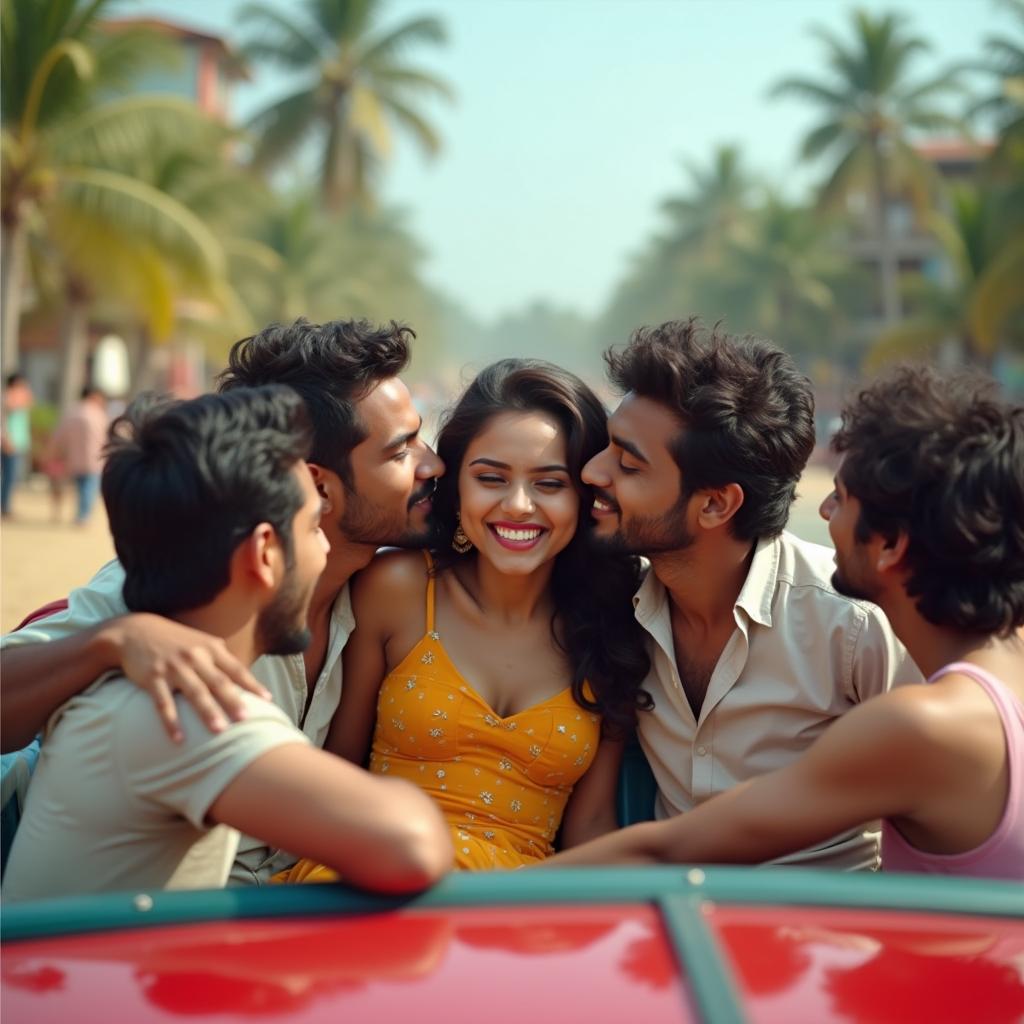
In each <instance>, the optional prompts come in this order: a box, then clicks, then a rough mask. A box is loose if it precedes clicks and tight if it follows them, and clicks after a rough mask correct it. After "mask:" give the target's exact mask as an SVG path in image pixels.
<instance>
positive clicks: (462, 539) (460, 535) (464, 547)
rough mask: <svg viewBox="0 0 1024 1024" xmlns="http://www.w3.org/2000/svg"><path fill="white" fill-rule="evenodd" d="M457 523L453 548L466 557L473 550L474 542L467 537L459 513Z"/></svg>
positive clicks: (453, 536) (456, 517) (456, 518)
mask: <svg viewBox="0 0 1024 1024" xmlns="http://www.w3.org/2000/svg"><path fill="white" fill-rule="evenodd" d="M455 521H456V523H457V524H458V525H457V526H456V527H455V533H454V534H452V547H453V548H454V549H455V550H456V551H457V552H458V553H459V554H460V555H464V554H465V553H466V552H467V551H469V550H471V549H472V547H473V542H472V541H471V540H470V539H469V538H468V537H467V536H466V531H465V530H464V529H463V528H462V517H461V516H460V515H459V513H458V512H456V513H455Z"/></svg>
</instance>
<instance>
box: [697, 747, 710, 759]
mask: <svg viewBox="0 0 1024 1024" xmlns="http://www.w3.org/2000/svg"><path fill="white" fill-rule="evenodd" d="M707 752H708V748H707V747H698V748H697V756H698V757H703V756H704V755H705V754H706V753H707Z"/></svg>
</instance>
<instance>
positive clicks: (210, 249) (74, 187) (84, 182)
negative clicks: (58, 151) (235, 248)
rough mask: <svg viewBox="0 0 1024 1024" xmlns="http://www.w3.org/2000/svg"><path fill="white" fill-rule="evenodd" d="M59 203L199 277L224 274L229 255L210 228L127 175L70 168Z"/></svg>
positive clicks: (89, 168) (65, 174)
mask: <svg viewBox="0 0 1024 1024" xmlns="http://www.w3.org/2000/svg"><path fill="white" fill-rule="evenodd" d="M60 201H61V203H62V204H66V205H68V206H70V207H72V208H74V209H76V210H78V211H79V212H80V213H81V214H83V215H89V216H93V217H95V218H96V220H97V221H99V222H102V223H104V224H105V225H106V228H105V230H106V231H109V232H111V233H117V234H121V235H123V236H125V237H131V236H136V237H137V238H138V239H139V240H140V241H144V242H148V243H149V244H151V245H153V246H154V247H156V248H157V249H159V250H160V251H161V252H162V253H164V256H165V258H167V259H170V260H173V261H175V262H177V263H178V264H179V265H180V266H181V267H182V268H183V269H184V270H186V271H187V272H189V273H195V274H196V275H197V276H199V277H206V278H212V277H216V276H218V275H221V274H223V271H224V253H223V250H222V249H221V247H220V245H219V243H218V242H217V240H216V238H215V237H214V236H213V234H212V233H211V232H210V230H209V229H208V228H207V226H206V225H205V224H204V223H203V222H202V221H201V220H200V219H199V218H198V217H197V216H196V215H195V214H194V213H192V211H191V210H189V209H188V208H187V207H185V206H184V205H182V204H181V203H179V202H178V201H177V200H176V199H173V198H172V197H171V196H168V195H166V194H164V193H163V192H160V191H159V190H158V189H156V188H153V187H152V186H151V185H147V184H145V183H144V182H141V181H138V180H137V179H134V178H131V177H128V176H127V175H123V174H118V173H117V172H114V171H108V170H103V169H100V168H96V167H84V166H80V167H71V166H69V167H66V168H64V169H63V172H62V182H61V192H60Z"/></svg>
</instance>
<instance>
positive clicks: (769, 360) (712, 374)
mask: <svg viewBox="0 0 1024 1024" xmlns="http://www.w3.org/2000/svg"><path fill="white" fill-rule="evenodd" d="M604 358H605V363H606V364H607V366H608V376H609V378H610V379H611V381H612V383H613V384H615V385H616V386H617V387H618V388H620V389H621V390H622V391H630V392H633V394H636V395H639V396H641V397H643V398H649V399H652V400H653V401H656V402H660V403H661V404H662V405H664V406H666V407H667V408H668V409H669V410H670V411H671V412H672V413H673V414H674V415H675V416H676V417H677V418H678V419H679V423H680V431H679V435H678V437H677V438H676V439H675V441H674V442H673V443H672V444H671V446H670V451H671V453H672V457H673V459H674V460H675V462H676V465H677V466H678V467H679V471H680V476H681V480H682V490H683V497H684V498H686V497H689V496H690V495H691V494H693V493H694V492H696V491H699V490H702V489H704V488H709V487H724V486H725V485H726V484H730V483H737V484H739V485H740V487H742V488H743V504H742V505H741V506H740V508H739V509H738V510H737V512H736V514H735V515H734V516H733V518H732V519H731V520H730V528H731V530H732V534H733V536H734V537H736V538H737V539H739V540H752V539H754V538H756V537H775V536H777V535H778V534H780V533H781V532H782V531H783V529H784V528H785V526H786V520H787V519H788V518H789V508H790V505H792V503H793V499H794V498H795V497H796V485H797V481H798V480H799V479H800V474H801V473H802V472H803V470H804V466H805V465H806V464H807V460H808V459H809V458H810V455H811V452H812V451H813V450H814V394H813V392H812V390H811V382H810V381H809V380H808V379H807V377H805V376H804V375H803V374H802V373H800V371H799V370H798V369H797V368H796V365H795V364H794V362H793V360H792V359H791V358H790V357H789V356H788V355H787V354H786V353H785V352H783V351H781V350H780V349H777V348H775V347H774V346H773V345H769V344H768V343H766V342H763V341H757V340H755V339H753V338H734V337H731V336H730V335H727V334H722V333H719V332H718V330H717V329H716V328H713V329H711V330H707V329H705V328H704V327H702V326H701V324H700V322H699V321H698V320H697V319H696V318H693V317H691V318H690V319H689V320H673V321H669V322H668V323H664V324H662V325H661V326H660V327H641V328H639V330H636V331H634V332H633V334H632V336H631V337H630V339H629V344H628V345H627V346H626V347H625V348H624V349H621V350H619V351H616V350H615V349H609V350H608V351H607V352H606V353H605V356H604Z"/></svg>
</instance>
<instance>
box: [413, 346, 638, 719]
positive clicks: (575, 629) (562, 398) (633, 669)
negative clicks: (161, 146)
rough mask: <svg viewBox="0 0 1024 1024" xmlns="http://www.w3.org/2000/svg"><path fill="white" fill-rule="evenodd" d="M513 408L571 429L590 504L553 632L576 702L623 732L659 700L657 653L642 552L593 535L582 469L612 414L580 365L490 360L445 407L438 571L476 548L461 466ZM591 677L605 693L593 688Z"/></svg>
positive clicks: (560, 590)
mask: <svg viewBox="0 0 1024 1024" xmlns="http://www.w3.org/2000/svg"><path fill="white" fill-rule="evenodd" d="M503 412H540V413H546V414H547V415H549V416H552V417H553V418H554V419H555V420H556V421H557V422H558V423H559V424H560V425H561V428H562V430H563V432H564V435H565V447H566V456H567V460H568V466H569V474H570V476H571V478H572V482H573V486H574V487H575V488H576V492H577V493H578V494H579V497H580V511H579V518H578V521H577V524H576V533H575V534H574V535H573V538H572V540H571V541H570V542H569V544H568V545H567V546H566V547H565V548H564V550H562V551H561V552H559V554H558V556H557V557H556V559H555V565H554V570H553V572H552V575H551V592H552V597H553V599H554V605H555V612H554V616H553V617H552V622H551V632H552V636H553V637H554V639H555V643H556V644H558V646H559V647H560V648H561V649H562V650H564V651H565V653H566V654H567V655H568V657H569V661H570V664H571V665H572V695H573V698H574V699H575V701H576V703H577V704H579V705H580V706H581V707H584V708H587V709H588V710H591V711H598V712H600V713H601V715H602V716H603V721H604V725H605V728H606V729H607V731H608V732H609V734H611V735H623V734H625V733H628V732H629V731H630V730H631V729H632V727H633V726H634V724H635V721H636V712H637V710H638V709H640V710H647V709H649V708H650V707H652V706H653V701H652V699H651V697H650V695H649V694H647V693H646V692H644V691H643V690H641V689H640V684H641V683H642V682H643V679H644V677H645V676H646V675H647V670H648V668H649V667H650V659H649V658H648V656H647V652H646V647H645V644H644V639H643V632H642V630H641V628H640V626H639V625H638V624H637V622H636V619H635V618H634V616H633V604H632V597H633V594H634V593H635V591H636V588H637V587H638V586H639V583H640V562H639V559H637V558H636V556H634V555H627V554H624V553H619V552H610V551H607V550H606V549H604V548H601V549H597V548H596V547H595V545H594V544H593V542H592V540H591V538H590V534H591V531H592V529H593V520H592V519H591V516H590V508H591V506H592V504H593V501H594V494H593V491H592V489H591V488H590V487H588V486H587V485H586V484H585V483H584V482H583V481H582V479H581V477H580V473H581V471H582V469H583V465H584V463H586V462H587V460H589V459H590V458H592V457H593V456H594V455H596V454H597V453H598V452H599V451H601V449H603V448H604V447H605V445H606V444H607V437H608V435H607V418H608V417H607V413H606V411H605V408H604V406H603V405H602V404H601V401H600V399H599V398H598V397H597V395H595V394H594V392H593V391H592V390H591V389H590V388H589V387H587V385H586V384H584V383H583V381H582V380H580V378H579V377H577V376H576V375H575V374H573V373H570V372H569V371H568V370H563V369H562V368H561V367H559V366H555V365H553V364H552V363H547V362H544V361H542V360H538V359H502V360H500V361H499V362H497V363H492V364H491V365H490V366H488V367H486V368H485V369H484V370H481V372H480V373H479V374H478V375H477V377H476V379H475V380H474V381H473V382H472V384H470V385H469V387H468V388H467V389H466V391H465V392H464V393H463V395H462V397H461V398H460V399H459V400H458V402H457V403H456V404H455V406H454V408H452V409H451V410H450V411H449V412H448V414H447V415H446V416H445V417H444V420H443V423H442V427H441V433H440V435H439V436H438V441H437V453H438V455H440V456H441V458H442V459H443V460H444V463H445V466H446V467H447V472H446V473H445V475H444V476H443V477H441V479H440V480H439V481H438V485H437V491H436V493H435V495H434V516H435V529H436V534H435V540H434V543H433V544H432V548H433V552H434V572H435V574H439V573H442V572H444V571H445V570H447V569H450V568H451V567H452V566H453V565H454V564H455V563H456V562H458V561H460V560H461V559H465V558H471V557H475V552H467V553H466V554H464V555H460V554H458V553H457V552H456V551H455V550H454V549H453V548H452V543H451V542H452V536H453V534H454V532H455V528H456V525H457V522H458V519H457V512H458V507H459V495H458V480H459V470H460V469H461V467H462V460H463V459H464V457H465V455H466V449H467V448H468V447H469V445H470V442H471V441H472V440H473V438H475V437H476V436H477V435H478V434H480V432H481V431H482V430H483V429H484V428H485V426H486V425H487V423H488V422H489V421H490V420H491V419H493V417H495V416H496V415H498V414H500V413H503ZM585 683H589V684H590V688H591V690H592V691H593V693H594V696H595V698H596V700H594V701H590V700H588V699H587V697H586V696H585V694H584V692H583V690H584V684H585Z"/></svg>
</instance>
